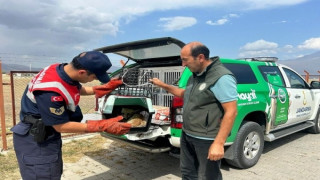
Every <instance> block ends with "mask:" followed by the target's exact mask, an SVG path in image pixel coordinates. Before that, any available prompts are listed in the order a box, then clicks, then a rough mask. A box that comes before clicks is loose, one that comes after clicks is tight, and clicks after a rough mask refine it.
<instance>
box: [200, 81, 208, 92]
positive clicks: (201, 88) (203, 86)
mask: <svg viewBox="0 0 320 180" xmlns="http://www.w3.org/2000/svg"><path fill="white" fill-rule="evenodd" d="M206 86H207V84H206V83H202V84H201V85H200V87H199V90H200V91H202V90H204V88H206Z"/></svg>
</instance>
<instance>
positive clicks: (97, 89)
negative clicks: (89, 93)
mask: <svg viewBox="0 0 320 180" xmlns="http://www.w3.org/2000/svg"><path fill="white" fill-rule="evenodd" d="M122 83H123V82H122V80H120V79H111V80H110V81H109V82H108V83H106V84H103V85H99V86H93V87H92V88H93V92H94V94H95V95H96V98H101V97H102V96H104V95H107V94H110V93H111V92H112V91H113V90H115V89H116V88H117V87H119V86H120V85H121V84H122Z"/></svg>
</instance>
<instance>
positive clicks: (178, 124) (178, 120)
mask: <svg viewBox="0 0 320 180" xmlns="http://www.w3.org/2000/svg"><path fill="white" fill-rule="evenodd" d="M170 112H171V127H172V128H178V129H181V128H182V123H183V118H182V114H183V98H180V97H177V96H174V97H173V99H172V106H171V111H170Z"/></svg>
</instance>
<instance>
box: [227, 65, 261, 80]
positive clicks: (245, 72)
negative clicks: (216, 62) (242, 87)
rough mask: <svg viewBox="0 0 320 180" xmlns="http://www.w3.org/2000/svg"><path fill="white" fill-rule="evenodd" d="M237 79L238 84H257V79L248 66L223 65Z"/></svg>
mask: <svg viewBox="0 0 320 180" xmlns="http://www.w3.org/2000/svg"><path fill="white" fill-rule="evenodd" d="M223 65H224V66H225V67H226V68H228V69H229V70H230V71H231V72H232V73H233V74H234V75H235V77H236V79H237V84H256V83H257V82H258V81H257V78H256V76H255V75H254V73H253V71H252V69H251V67H250V66H249V65H247V64H223Z"/></svg>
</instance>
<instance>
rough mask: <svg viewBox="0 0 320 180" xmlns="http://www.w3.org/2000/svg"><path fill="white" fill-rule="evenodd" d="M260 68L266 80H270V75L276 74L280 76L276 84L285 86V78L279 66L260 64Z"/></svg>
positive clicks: (275, 75)
mask: <svg viewBox="0 0 320 180" xmlns="http://www.w3.org/2000/svg"><path fill="white" fill-rule="evenodd" d="M259 70H260V72H261V74H262V75H263V78H264V80H265V81H267V82H269V81H270V79H268V77H270V76H274V78H275V77H279V78H277V81H278V82H277V83H276V85H277V86H280V87H284V80H283V77H282V75H281V72H280V70H279V68H278V67H277V66H259ZM268 75H269V76H268ZM275 82H276V81H273V84H274V83H275Z"/></svg>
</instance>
